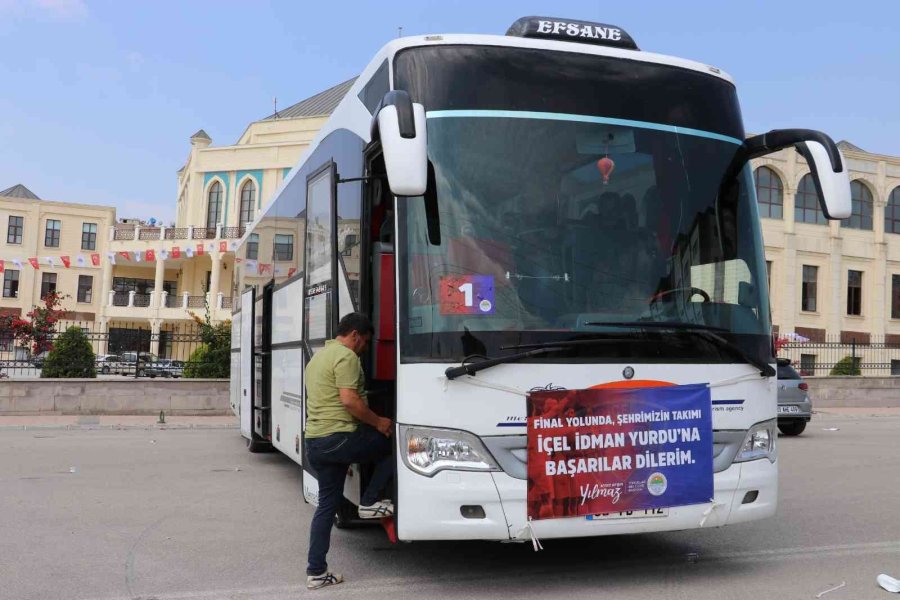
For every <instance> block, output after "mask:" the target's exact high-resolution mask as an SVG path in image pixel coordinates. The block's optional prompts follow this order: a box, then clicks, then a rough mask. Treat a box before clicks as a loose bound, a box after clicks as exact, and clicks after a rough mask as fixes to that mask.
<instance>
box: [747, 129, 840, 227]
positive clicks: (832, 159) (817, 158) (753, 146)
mask: <svg viewBox="0 0 900 600" xmlns="http://www.w3.org/2000/svg"><path fill="white" fill-rule="evenodd" d="M791 146H794V147H795V148H796V149H797V152H799V153H800V154H801V155H802V156H803V158H805V159H806V162H807V164H809V169H810V172H811V175H812V179H813V182H814V184H815V186H816V191H817V192H818V194H819V198H820V199H821V204H822V212H823V213H825V216H826V217H827V218H829V219H846V218H847V217H849V216H850V210H851V205H850V174H849V172H848V170H847V161H846V159H844V156H843V155H842V154H841V151H840V149H838V147H837V144H835V143H834V140H832V139H831V138H830V137H828V136H827V135H825V134H824V133H822V132H821V131H815V130H812V129H774V130H772V131H770V132H768V133H764V134H762V135H755V136H753V137H751V138H747V139H746V140H744V143H743V145H742V146H741V149H740V151H739V152H738V155H737V156H736V157H735V161H734V163H733V164H734V165H735V166H736V167H737V169H738V170H740V169H741V168H743V166H744V164H745V163H746V162H747V161H749V160H750V159H751V158H757V157H759V156H765V155H766V154H771V153H773V152H777V151H778V150H782V149H784V148H789V147H791Z"/></svg>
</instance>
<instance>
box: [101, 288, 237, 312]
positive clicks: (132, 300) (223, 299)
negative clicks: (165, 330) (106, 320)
mask: <svg viewBox="0 0 900 600" xmlns="http://www.w3.org/2000/svg"><path fill="white" fill-rule="evenodd" d="M207 302H208V303H209V307H210V308H211V309H212V310H231V308H232V306H233V303H234V299H233V298H232V297H231V296H226V295H225V294H224V293H223V292H218V293H217V294H216V295H215V298H213V297H212V296H211V295H210V294H208V293H207V294H202V295H198V296H192V295H190V294H189V293H187V292H184V293H183V294H180V295H179V294H170V293H169V292H168V291H163V292H161V293H160V294H157V293H156V292H154V291H152V290H151V291H150V293H149V294H138V293H137V292H135V291H134V290H131V291H127V292H117V291H114V290H110V291H109V298H108V300H107V307H109V308H128V309H133V308H147V309H150V310H151V311H159V310H164V309H180V310H188V309H205V308H206V305H207ZM130 316H134V314H133V313H131V314H130ZM146 316H151V315H146ZM156 316H162V315H159V314H157V315H156ZM170 316H171V315H170Z"/></svg>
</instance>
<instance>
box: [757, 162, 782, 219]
mask: <svg viewBox="0 0 900 600" xmlns="http://www.w3.org/2000/svg"><path fill="white" fill-rule="evenodd" d="M754 178H755V179H756V198H757V200H758V201H759V216H761V217H767V218H769V219H780V218H782V214H783V210H784V186H783V185H782V184H781V178H780V177H779V176H778V174H777V173H776V172H775V171H773V170H772V169H770V168H769V167H760V168H758V169H757V170H756V173H755V177H754Z"/></svg>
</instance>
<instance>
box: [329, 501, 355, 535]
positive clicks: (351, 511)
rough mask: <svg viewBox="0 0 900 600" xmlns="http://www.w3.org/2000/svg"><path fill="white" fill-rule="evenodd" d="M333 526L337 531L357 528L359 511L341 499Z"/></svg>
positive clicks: (350, 503) (353, 505)
mask: <svg viewBox="0 0 900 600" xmlns="http://www.w3.org/2000/svg"><path fill="white" fill-rule="evenodd" d="M334 526H335V527H337V528H338V529H352V528H354V527H359V509H357V508H356V505H355V504H353V503H352V502H350V501H349V500H347V499H346V498H341V506H340V508H338V511H337V514H336V515H334Z"/></svg>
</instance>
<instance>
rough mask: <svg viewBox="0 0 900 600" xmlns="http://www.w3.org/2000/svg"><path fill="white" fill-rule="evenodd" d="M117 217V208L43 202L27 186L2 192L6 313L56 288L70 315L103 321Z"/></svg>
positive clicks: (20, 310) (0, 302)
mask: <svg viewBox="0 0 900 600" xmlns="http://www.w3.org/2000/svg"><path fill="white" fill-rule="evenodd" d="M115 218H116V210H115V209H114V208H112V207H109V206H94V205H89V204H72V203H65V202H50V201H47V200H42V199H40V198H39V197H38V196H36V195H35V194H34V193H32V192H31V191H30V190H29V189H28V188H26V187H25V186H23V185H21V184H19V185H15V186H13V187H11V188H9V189H6V190H3V191H0V224H2V226H3V228H4V231H3V233H2V234H0V235H2V237H0V260H2V261H3V272H2V274H0V279H2V281H3V296H2V297H0V312H2V313H7V314H15V315H24V314H25V313H27V312H29V310H31V307H32V306H34V305H37V304H40V300H41V298H43V297H44V296H45V295H46V294H47V293H48V292H51V291H56V292H59V293H60V294H62V295H63V296H67V298H66V299H65V300H64V301H63V307H64V308H65V309H66V310H67V311H68V315H67V316H68V318H69V319H71V320H73V321H74V320H77V321H95V320H97V319H99V318H100V316H101V314H102V312H103V305H104V297H103V290H104V289H106V288H108V287H109V284H110V279H109V277H110V275H111V270H110V269H104V267H103V262H104V261H102V260H101V257H104V256H105V254H106V252H107V249H108V246H109V234H108V232H109V228H110V226H111V225H112V224H113V223H114V222H115ZM29 259H36V263H37V264H38V269H35V268H34V267H33V266H32V265H31V264H30V260H29ZM66 262H68V266H67V265H66ZM95 263H96V264H95Z"/></svg>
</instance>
